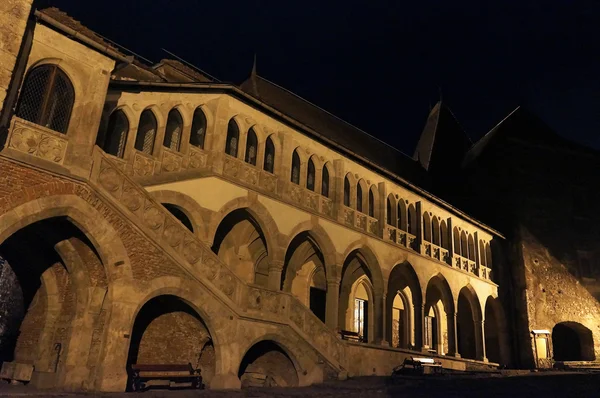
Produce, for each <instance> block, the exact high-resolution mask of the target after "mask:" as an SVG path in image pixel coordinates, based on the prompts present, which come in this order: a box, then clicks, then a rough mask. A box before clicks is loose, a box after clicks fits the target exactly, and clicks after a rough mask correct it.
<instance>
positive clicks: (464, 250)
mask: <svg viewBox="0 0 600 398" xmlns="http://www.w3.org/2000/svg"><path fill="white" fill-rule="evenodd" d="M460 255H461V256H463V257H465V258H468V257H469V247H468V245H467V233H466V232H465V231H462V232H461V233H460Z"/></svg>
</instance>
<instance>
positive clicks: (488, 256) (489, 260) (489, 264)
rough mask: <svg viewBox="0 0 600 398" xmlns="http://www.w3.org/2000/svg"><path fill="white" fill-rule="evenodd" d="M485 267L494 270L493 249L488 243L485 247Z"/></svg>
mask: <svg viewBox="0 0 600 398" xmlns="http://www.w3.org/2000/svg"><path fill="white" fill-rule="evenodd" d="M482 255H483V254H482ZM485 265H486V266H487V267H488V268H492V249H491V248H490V244H489V243H486V245H485Z"/></svg>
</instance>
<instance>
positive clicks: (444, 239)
mask: <svg viewBox="0 0 600 398" xmlns="http://www.w3.org/2000/svg"><path fill="white" fill-rule="evenodd" d="M440 244H441V245H442V247H443V248H444V249H446V250H450V245H449V244H448V227H447V226H446V221H443V220H442V222H440Z"/></svg>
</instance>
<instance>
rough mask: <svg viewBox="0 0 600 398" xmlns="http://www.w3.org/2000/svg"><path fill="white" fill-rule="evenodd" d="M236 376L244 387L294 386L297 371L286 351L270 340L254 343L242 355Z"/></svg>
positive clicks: (296, 382)
mask: <svg viewBox="0 0 600 398" xmlns="http://www.w3.org/2000/svg"><path fill="white" fill-rule="evenodd" d="M238 377H239V378H240V381H241V383H242V388H245V387H294V386H297V385H298V372H297V370H296V367H295V366H294V362H293V361H292V359H291V358H290V356H289V355H288V354H287V352H286V351H285V350H284V349H283V348H282V347H281V346H279V345H278V344H277V343H275V342H273V341H271V340H263V341H260V342H258V343H256V344H254V345H253V346H252V347H251V348H250V349H249V350H248V352H246V354H245V355H244V357H243V359H242V362H241V364H240V368H239V371H238Z"/></svg>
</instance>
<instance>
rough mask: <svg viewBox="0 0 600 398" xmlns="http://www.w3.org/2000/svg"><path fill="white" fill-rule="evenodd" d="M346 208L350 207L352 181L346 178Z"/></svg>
mask: <svg viewBox="0 0 600 398" xmlns="http://www.w3.org/2000/svg"><path fill="white" fill-rule="evenodd" d="M344 206H347V207H350V180H349V179H348V176H346V177H344Z"/></svg>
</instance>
